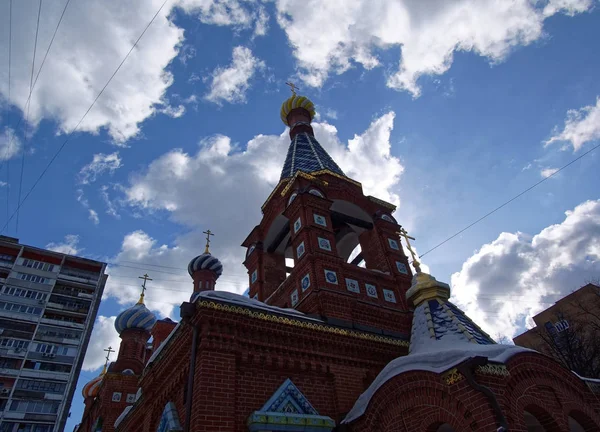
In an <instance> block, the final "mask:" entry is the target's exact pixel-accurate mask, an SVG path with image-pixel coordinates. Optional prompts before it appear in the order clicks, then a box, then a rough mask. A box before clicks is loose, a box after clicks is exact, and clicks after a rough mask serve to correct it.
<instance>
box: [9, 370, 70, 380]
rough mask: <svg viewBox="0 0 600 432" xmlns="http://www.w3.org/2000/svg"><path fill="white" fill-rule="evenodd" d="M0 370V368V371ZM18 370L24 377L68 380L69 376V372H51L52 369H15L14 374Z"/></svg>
mask: <svg viewBox="0 0 600 432" xmlns="http://www.w3.org/2000/svg"><path fill="white" fill-rule="evenodd" d="M1 370H2V369H0V371H1ZM19 372H21V376H22V377H26V378H45V379H52V380H57V381H68V380H69V376H71V373H70V372H52V371H42V370H35V369H23V370H22V371H19V370H18V369H17V373H16V374H15V375H18V374H19ZM0 373H1V372H0Z"/></svg>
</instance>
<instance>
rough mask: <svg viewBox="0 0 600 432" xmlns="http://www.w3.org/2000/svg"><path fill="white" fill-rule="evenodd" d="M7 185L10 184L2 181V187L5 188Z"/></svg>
mask: <svg viewBox="0 0 600 432" xmlns="http://www.w3.org/2000/svg"><path fill="white" fill-rule="evenodd" d="M7 184H8V183H6V182H3V181H0V187H4V186H6V185H7Z"/></svg>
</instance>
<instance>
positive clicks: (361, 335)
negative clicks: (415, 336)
mask: <svg viewBox="0 0 600 432" xmlns="http://www.w3.org/2000/svg"><path fill="white" fill-rule="evenodd" d="M197 305H198V307H204V308H207V309H212V310H217V311H223V312H228V313H234V314H239V315H245V316H247V317H250V318H254V319H258V320H261V321H268V322H272V323H277V324H285V325H289V326H293V327H299V328H303V329H307V330H312V331H317V332H324V333H330V334H334V335H337V336H348V337H352V338H357V339H362V340H367V341H373V342H379V343H385V344H389V345H396V346H401V347H408V346H409V342H408V341H406V340H402V339H397V338H392V337H386V336H380V335H375V334H372V333H367V332H361V331H357V330H350V329H344V328H340V327H335V326H331V325H327V324H322V323H319V322H311V321H308V320H301V319H294V318H290V317H285V316H280V315H276V314H271V313H269V312H266V311H255V310H252V309H249V308H245V307H241V306H235V305H229V304H226V303H219V302H215V301H207V300H201V301H199V302H198V303H197Z"/></svg>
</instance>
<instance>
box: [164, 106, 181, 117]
mask: <svg viewBox="0 0 600 432" xmlns="http://www.w3.org/2000/svg"><path fill="white" fill-rule="evenodd" d="M158 112H160V113H161V114H165V115H168V116H169V117H173V118H179V117H181V116H182V115H184V114H185V106H183V105H178V106H173V105H167V106H165V107H163V108H160V109H159V110H158Z"/></svg>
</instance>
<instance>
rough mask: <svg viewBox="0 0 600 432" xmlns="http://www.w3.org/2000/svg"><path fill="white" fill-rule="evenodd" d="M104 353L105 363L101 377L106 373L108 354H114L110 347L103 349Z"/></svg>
mask: <svg viewBox="0 0 600 432" xmlns="http://www.w3.org/2000/svg"><path fill="white" fill-rule="evenodd" d="M104 352H106V361H105V362H104V368H103V369H102V373H101V374H102V375H104V374H105V373H106V367H107V366H108V360H109V359H110V353H113V352H115V350H114V349H112V347H108V349H105V350H104Z"/></svg>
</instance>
